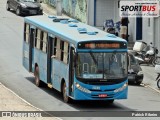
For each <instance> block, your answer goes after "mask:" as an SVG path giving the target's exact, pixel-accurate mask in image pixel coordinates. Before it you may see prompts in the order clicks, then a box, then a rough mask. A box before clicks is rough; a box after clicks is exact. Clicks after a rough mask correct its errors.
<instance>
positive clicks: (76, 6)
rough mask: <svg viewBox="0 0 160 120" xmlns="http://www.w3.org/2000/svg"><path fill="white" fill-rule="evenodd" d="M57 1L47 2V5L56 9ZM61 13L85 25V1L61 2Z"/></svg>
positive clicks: (64, 0)
mask: <svg viewBox="0 0 160 120" xmlns="http://www.w3.org/2000/svg"><path fill="white" fill-rule="evenodd" d="M56 1H57V0H48V3H49V4H50V5H52V6H54V7H56ZM61 2H62V9H63V12H64V13H66V14H67V15H69V16H70V17H73V18H75V19H78V20H80V21H82V22H84V23H87V0H61Z"/></svg>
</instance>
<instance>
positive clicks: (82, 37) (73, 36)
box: [24, 16, 126, 44]
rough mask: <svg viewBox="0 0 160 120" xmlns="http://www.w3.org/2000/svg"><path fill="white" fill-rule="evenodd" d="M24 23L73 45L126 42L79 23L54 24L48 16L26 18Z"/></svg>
mask: <svg viewBox="0 0 160 120" xmlns="http://www.w3.org/2000/svg"><path fill="white" fill-rule="evenodd" d="M72 20H73V19H72ZM24 21H25V22H27V23H30V24H32V25H34V26H36V27H39V28H40V29H43V30H45V31H48V32H49V33H50V34H53V35H55V36H57V37H60V38H61V39H64V40H67V41H69V42H71V43H73V44H77V43H78V42H80V41H90V40H95V41H97V40H109V41H123V42H126V40H124V39H122V38H119V37H116V36H113V35H111V34H109V33H106V32H104V31H102V30H99V29H97V28H95V27H92V26H89V25H86V24H84V23H82V22H79V21H78V23H74V22H73V21H72V22H69V23H62V22H53V18H49V17H48V16H30V17H25V19H24ZM63 22H65V21H63ZM69 25H73V26H72V27H70V26H69ZM74 25H76V26H77V27H75V26H74ZM82 28H83V29H82ZM78 29H79V30H80V29H81V30H82V32H84V30H87V32H88V34H87V33H79V31H78ZM93 32H94V33H97V34H95V35H89V33H91V34H93Z"/></svg>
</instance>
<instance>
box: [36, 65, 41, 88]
mask: <svg viewBox="0 0 160 120" xmlns="http://www.w3.org/2000/svg"><path fill="white" fill-rule="evenodd" d="M34 76H35V84H36V86H37V87H41V84H42V83H41V81H40V79H39V67H36V68H35V71H34Z"/></svg>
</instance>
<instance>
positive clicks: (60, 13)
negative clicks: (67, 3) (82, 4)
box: [56, 0, 62, 16]
mask: <svg viewBox="0 0 160 120" xmlns="http://www.w3.org/2000/svg"><path fill="white" fill-rule="evenodd" d="M56 10H57V16H62V3H61V0H57V1H56Z"/></svg>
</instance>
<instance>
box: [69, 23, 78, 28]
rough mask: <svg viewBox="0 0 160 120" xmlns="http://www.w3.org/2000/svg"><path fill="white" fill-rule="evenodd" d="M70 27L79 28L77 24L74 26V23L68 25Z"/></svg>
mask: <svg viewBox="0 0 160 120" xmlns="http://www.w3.org/2000/svg"><path fill="white" fill-rule="evenodd" d="M68 26H69V27H78V26H77V25H76V24H72V23H70V24H68Z"/></svg>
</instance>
